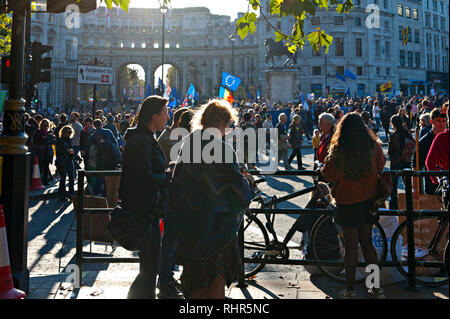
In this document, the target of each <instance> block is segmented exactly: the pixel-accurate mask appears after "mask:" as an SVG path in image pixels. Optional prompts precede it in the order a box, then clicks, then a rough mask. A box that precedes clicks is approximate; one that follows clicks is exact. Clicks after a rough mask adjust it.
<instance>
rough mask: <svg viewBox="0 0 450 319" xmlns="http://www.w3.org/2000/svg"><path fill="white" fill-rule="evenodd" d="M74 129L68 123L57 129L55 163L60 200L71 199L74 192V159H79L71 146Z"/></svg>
mask: <svg viewBox="0 0 450 319" xmlns="http://www.w3.org/2000/svg"><path fill="white" fill-rule="evenodd" d="M73 134H74V130H73V128H72V127H71V126H70V125H66V126H64V127H62V128H61V130H60V131H59V138H58V139H57V141H56V160H55V165H56V167H57V168H58V171H59V176H60V179H59V188H58V198H59V199H60V200H61V201H64V200H67V199H68V200H72V195H73V194H74V177H75V175H74V160H79V161H81V159H80V158H79V157H78V156H77V155H76V153H75V150H74V148H73V146H72V141H71V139H72V138H73ZM66 176H67V177H68V178H69V192H67V191H66Z"/></svg>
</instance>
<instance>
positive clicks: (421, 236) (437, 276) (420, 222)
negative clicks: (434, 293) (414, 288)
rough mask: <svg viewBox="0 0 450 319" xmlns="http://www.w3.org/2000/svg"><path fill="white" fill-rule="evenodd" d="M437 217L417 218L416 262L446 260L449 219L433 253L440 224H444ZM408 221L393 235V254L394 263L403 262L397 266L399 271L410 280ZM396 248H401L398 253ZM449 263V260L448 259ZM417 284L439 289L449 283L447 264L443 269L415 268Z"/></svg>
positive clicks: (415, 233)
mask: <svg viewBox="0 0 450 319" xmlns="http://www.w3.org/2000/svg"><path fill="white" fill-rule="evenodd" d="M444 222H445V221H442V220H440V219H438V217H437V216H429V217H416V218H414V220H413V223H414V246H415V258H416V261H442V260H444V256H445V250H446V245H447V242H448V237H447V234H448V219H446V223H447V225H446V228H445V229H444V232H443V233H442V236H440V238H439V240H438V241H437V243H436V246H435V247H436V249H435V250H434V251H431V249H430V248H431V241H432V239H433V237H434V234H435V233H436V231H437V229H438V228H437V227H438V225H439V224H440V223H444ZM406 227H407V221H406V220H405V221H404V222H403V223H401V224H400V225H399V226H398V228H397V229H396V230H395V232H394V234H393V235H392V241H391V252H392V260H393V261H394V262H402V265H399V266H396V267H397V269H398V271H399V272H400V273H401V274H402V275H403V276H404V277H405V278H406V279H408V243H407V240H406V238H407V229H406ZM396 247H401V250H400V249H399V251H397V249H395V248H396ZM447 258H448V257H447ZM447 263H448V259H447ZM415 270H416V282H417V283H418V284H420V285H422V286H426V287H438V286H442V285H446V284H447V283H448V272H446V271H445V263H444V262H443V263H442V266H441V267H419V266H416V267H415Z"/></svg>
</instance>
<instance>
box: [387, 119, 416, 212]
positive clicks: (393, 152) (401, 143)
mask: <svg viewBox="0 0 450 319" xmlns="http://www.w3.org/2000/svg"><path fill="white" fill-rule="evenodd" d="M391 125H392V127H393V129H394V133H393V134H392V135H391V137H390V138H389V146H388V154H389V159H390V162H391V167H390V169H391V170H403V169H405V168H411V158H412V154H413V153H414V152H411V151H409V152H408V149H407V148H408V147H409V146H410V145H411V143H414V139H413V137H412V136H411V133H409V131H408V130H407V129H406V127H405V126H404V125H403V120H402V119H401V117H400V116H398V115H394V116H392V118H391ZM398 177H399V176H398V175H396V174H393V175H392V193H391V200H390V201H389V209H398V199H397V187H398Z"/></svg>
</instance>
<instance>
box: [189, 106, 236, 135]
mask: <svg viewBox="0 0 450 319" xmlns="http://www.w3.org/2000/svg"><path fill="white" fill-rule="evenodd" d="M237 122H238V117H237V111H236V110H235V109H233V107H232V106H231V104H230V103H229V102H227V101H224V100H217V99H214V100H210V101H209V102H208V103H206V104H204V105H202V107H201V108H200V109H199V110H197V111H196V112H195V115H194V117H193V118H192V122H191V123H192V128H193V130H196V129H203V128H208V127H219V125H220V124H225V125H230V124H231V123H237Z"/></svg>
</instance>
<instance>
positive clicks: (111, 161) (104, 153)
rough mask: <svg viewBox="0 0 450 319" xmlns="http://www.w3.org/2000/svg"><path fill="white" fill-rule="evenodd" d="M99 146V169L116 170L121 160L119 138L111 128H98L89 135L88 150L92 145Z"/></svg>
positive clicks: (97, 167)
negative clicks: (117, 138)
mask: <svg viewBox="0 0 450 319" xmlns="http://www.w3.org/2000/svg"><path fill="white" fill-rule="evenodd" d="M93 144H94V145H95V146H97V150H98V151H97V166H96V169H97V170H114V169H117V165H119V164H120V162H121V156H120V150H119V146H118V145H117V140H116V138H115V137H114V135H113V133H112V132H111V131H110V130H107V129H104V128H98V129H96V130H95V131H94V132H93V133H92V134H91V136H90V137H89V142H88V150H89V148H90V147H91V145H93Z"/></svg>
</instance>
